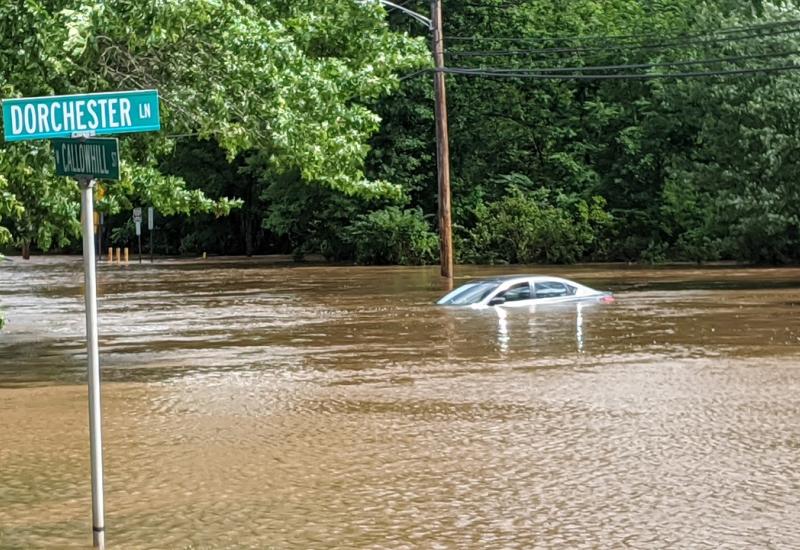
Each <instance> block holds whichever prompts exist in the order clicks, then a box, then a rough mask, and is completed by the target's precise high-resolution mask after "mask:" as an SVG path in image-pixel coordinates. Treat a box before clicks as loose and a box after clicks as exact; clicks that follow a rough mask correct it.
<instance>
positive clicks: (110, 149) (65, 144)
mask: <svg viewBox="0 0 800 550" xmlns="http://www.w3.org/2000/svg"><path fill="white" fill-rule="evenodd" d="M52 144H53V152H54V153H55V156H56V174H58V175H59V176H76V177H86V178H91V179H103V180H118V179H119V143H118V142H117V139H116V138H106V139H97V138H95V139H54V140H52Z"/></svg>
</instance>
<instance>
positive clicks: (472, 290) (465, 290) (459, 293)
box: [437, 281, 500, 306]
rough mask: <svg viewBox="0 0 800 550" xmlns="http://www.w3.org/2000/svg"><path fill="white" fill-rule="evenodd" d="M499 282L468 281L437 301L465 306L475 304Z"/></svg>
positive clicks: (443, 303)
mask: <svg viewBox="0 0 800 550" xmlns="http://www.w3.org/2000/svg"><path fill="white" fill-rule="evenodd" d="M498 286H500V283H499V282H497V281H492V282H484V283H469V284H466V285H464V286H461V287H458V288H457V289H455V290H454V291H453V292H451V293H450V294H448V295H447V296H445V297H444V298H442V299H441V300H439V301H438V302H437V303H438V304H440V305H446V306H467V305H470V304H475V303H478V302H480V301H481V300H483V299H484V298H486V297H487V296H488V295H489V293H490V292H493V291H494V290H495V289H496V288H497V287H498Z"/></svg>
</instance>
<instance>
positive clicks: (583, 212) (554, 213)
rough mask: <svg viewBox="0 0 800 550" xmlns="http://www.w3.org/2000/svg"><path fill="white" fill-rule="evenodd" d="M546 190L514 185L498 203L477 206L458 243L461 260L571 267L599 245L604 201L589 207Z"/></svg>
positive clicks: (604, 221) (606, 217) (604, 223)
mask: <svg viewBox="0 0 800 550" xmlns="http://www.w3.org/2000/svg"><path fill="white" fill-rule="evenodd" d="M550 195H551V193H550V192H549V191H548V190H546V189H538V190H536V191H532V192H528V191H523V190H522V189H520V188H518V187H515V186H512V187H510V188H509V190H508V194H507V195H506V197H504V198H503V199H501V200H498V201H495V202H491V203H489V204H479V205H478V206H477V207H476V208H475V219H476V223H475V225H474V227H473V228H472V229H469V230H466V234H465V235H464V237H463V238H462V239H461V242H462V243H463V244H462V246H464V247H465V249H464V256H463V258H464V259H465V260H467V261H473V262H490V263H497V262H509V263H536V262H547V263H572V262H576V261H578V260H581V259H583V258H585V257H586V256H587V255H589V254H590V253H591V252H593V251H594V250H596V249H597V248H598V247H599V246H600V243H601V238H600V236H601V233H602V232H603V231H605V229H606V228H607V227H608V226H609V225H610V222H611V216H610V215H609V214H608V213H607V212H606V211H605V210H604V207H605V201H604V199H603V198H601V197H593V198H592V200H591V202H590V203H587V202H586V201H585V200H583V199H580V198H578V197H577V196H575V195H565V194H561V193H559V194H556V195H555V197H551V196H550Z"/></svg>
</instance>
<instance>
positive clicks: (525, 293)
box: [497, 283, 531, 302]
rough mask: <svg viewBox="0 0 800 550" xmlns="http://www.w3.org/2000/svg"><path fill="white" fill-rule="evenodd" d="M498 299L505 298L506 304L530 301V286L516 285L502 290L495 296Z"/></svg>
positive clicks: (525, 284)
mask: <svg viewBox="0 0 800 550" xmlns="http://www.w3.org/2000/svg"><path fill="white" fill-rule="evenodd" d="M497 297H498V298H505V299H506V302H518V301H519V300H530V299H531V285H530V284H528V283H518V284H515V285H514V286H512V287H510V288H509V289H508V290H504V291H503V292H501V293H500V294H498V295H497Z"/></svg>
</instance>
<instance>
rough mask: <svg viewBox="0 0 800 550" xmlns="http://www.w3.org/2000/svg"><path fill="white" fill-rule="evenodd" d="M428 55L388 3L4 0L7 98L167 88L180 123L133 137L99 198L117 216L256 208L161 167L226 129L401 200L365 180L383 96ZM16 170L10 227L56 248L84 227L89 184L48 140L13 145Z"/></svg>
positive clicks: (232, 145) (292, 161) (309, 176)
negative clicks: (75, 180) (135, 210)
mask: <svg viewBox="0 0 800 550" xmlns="http://www.w3.org/2000/svg"><path fill="white" fill-rule="evenodd" d="M428 63H429V61H428V56H427V54H426V52H425V44H424V42H423V41H421V40H414V39H411V38H409V37H408V36H407V35H405V34H401V33H394V32H390V31H389V29H388V27H387V24H386V22H385V21H384V11H383V9H382V8H381V7H380V6H379V5H378V4H377V3H374V4H373V3H359V2H353V1H351V0H333V1H330V2H325V3H319V2H314V1H311V0H301V1H298V0H291V1H290V0H262V1H256V0H253V1H246V2H216V1H211V0H189V1H185V2H144V3H142V2H128V1H127V0H107V1H105V2H97V1H95V0H41V1H36V2H33V1H20V2H4V3H1V4H0V94H1V95H2V97H17V96H37V95H51V94H65V93H81V92H94V91H105V90H113V89H136V88H155V89H158V91H159V94H160V97H161V102H162V104H161V111H162V127H163V128H164V132H162V133H160V134H142V135H135V136H128V137H125V138H124V139H123V140H122V143H121V148H122V151H121V156H122V160H123V163H122V166H123V171H122V177H123V179H122V181H121V182H119V183H115V184H113V185H111V186H109V193H108V195H107V197H106V198H104V199H103V200H102V201H100V203H99V204H98V208H99V210H100V211H102V212H105V213H107V214H114V213H117V212H121V211H124V210H128V209H130V207H131V206H133V205H143V204H144V205H153V206H155V207H156V208H157V209H158V211H159V212H162V213H163V214H166V215H170V214H188V213H197V212H200V213H211V214H213V215H214V216H225V215H228V214H229V213H230V212H231V210H233V209H236V208H240V207H241V206H242V202H241V201H240V200H236V199H228V198H226V197H225V196H222V197H221V198H216V199H210V198H209V197H208V196H207V195H206V194H205V193H204V192H203V191H202V190H201V189H200V188H199V187H193V188H192V187H191V186H187V184H186V182H185V180H184V179H183V178H181V177H176V176H175V175H174V174H169V173H164V172H162V171H161V169H160V164H161V162H160V161H161V159H162V158H163V157H164V156H165V155H166V156H168V155H169V154H170V152H171V151H172V150H173V149H174V146H175V141H174V138H172V137H170V136H171V135H174V134H192V135H198V136H200V137H201V138H213V139H214V141H215V142H216V143H218V144H219V145H220V146H221V147H222V148H223V149H224V150H225V152H226V153H227V155H228V159H227V161H233V160H234V159H236V158H237V156H238V155H239V154H240V153H243V152H246V151H254V150H255V151H258V153H259V154H260V155H262V156H264V157H265V158H267V160H268V163H267V164H268V165H269V170H271V171H274V170H277V171H279V172H297V173H299V174H300V175H301V176H302V181H303V183H312V184H314V185H324V186H327V187H328V188H333V189H337V190H339V191H342V192H344V193H348V194H354V193H361V194H364V195H386V194H388V195H395V196H399V190H398V188H397V187H396V186H395V185H393V184H391V183H388V182H385V181H367V179H366V178H365V176H364V171H363V165H364V159H365V157H366V155H367V152H368V151H369V147H368V144H367V143H368V139H369V138H370V136H371V135H372V134H373V133H374V132H375V131H376V130H377V128H378V124H379V117H378V116H377V115H376V114H375V113H374V112H372V111H371V110H370V109H369V107H368V105H367V104H368V103H372V102H374V101H376V100H377V99H378V98H379V97H380V96H382V95H384V94H386V93H388V92H389V91H391V90H392V89H394V88H396V87H397V84H398V80H397V78H396V77H395V73H396V72H397V71H399V70H406V69H411V68H417V67H420V66H424V65H425V64H428ZM0 174H3V176H5V180H6V186H5V187H6V189H3V190H2V192H4V193H10V194H11V196H10V197H9V196H5V195H4V196H2V197H0V201H2V202H0V223H2V227H0V239H5V240H8V239H9V238H10V234H9V233H14V235H15V238H16V239H17V240H18V241H25V242H28V243H30V242H36V244H38V246H39V247H40V248H43V249H46V248H48V247H49V246H50V245H51V244H52V243H55V244H58V245H63V244H66V243H67V242H69V241H70V240H71V239H75V238H76V237H77V233H76V229H77V224H76V221H75V220H76V213H77V211H78V208H77V205H78V194H77V191H76V188H75V186H74V184H72V183H69V182H66V181H65V180H63V179H61V178H56V177H55V176H54V175H53V173H52V157H51V155H50V151H49V147H48V145H47V144H46V143H42V142H32V143H23V144H19V145H9V144H4V145H0ZM257 179H258V178H255V180H257ZM259 194H260V192H256V193H254V194H252V195H253V196H258V195H259ZM244 195H251V193H244ZM34 197H35V198H34ZM41 197H46V198H47V200H45V201H40V198H41ZM14 201H16V202H15V203H14ZM12 203H14V204H18V205H20V208H17V207H16V206H14V207H12V206H11V205H12ZM246 217H247V223H248V224H249V225H250V226H254V227H257V226H258V223H257V216H254V215H253V214H252V212H251V213H249V214H248V216H246ZM251 233H252V231H251ZM248 248H251V247H248Z"/></svg>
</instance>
